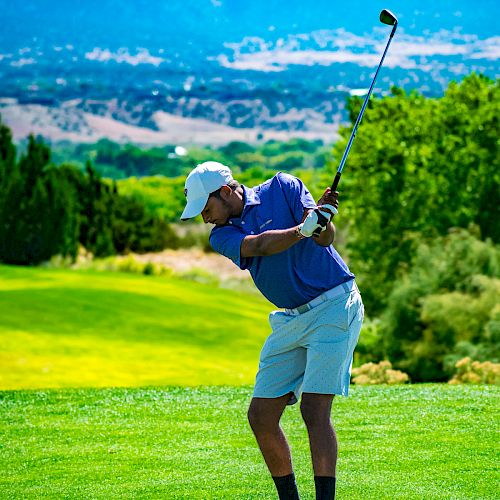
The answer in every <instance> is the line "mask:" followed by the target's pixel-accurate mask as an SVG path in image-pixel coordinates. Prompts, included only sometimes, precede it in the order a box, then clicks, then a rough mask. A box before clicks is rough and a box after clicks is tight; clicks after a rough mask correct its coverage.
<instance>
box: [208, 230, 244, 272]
mask: <svg viewBox="0 0 500 500" xmlns="http://www.w3.org/2000/svg"><path fill="white" fill-rule="evenodd" d="M246 236H248V235H247V234H246V233H244V232H243V231H241V230H240V229H238V228H236V227H233V226H222V227H215V228H214V229H212V232H211V233H210V245H211V246H212V248H213V249H214V250H215V251H216V252H217V253H220V254H221V255H224V257H227V258H228V259H231V260H232V261H233V262H234V263H235V264H236V265H237V266H238V267H239V268H240V269H248V267H249V266H250V263H251V260H252V258H251V257H247V258H241V243H242V241H243V240H244V239H245V237H246Z"/></svg>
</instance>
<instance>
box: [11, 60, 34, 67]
mask: <svg viewBox="0 0 500 500" xmlns="http://www.w3.org/2000/svg"><path fill="white" fill-rule="evenodd" d="M29 64H36V61H35V60H34V59H33V58H32V57H28V58H26V57H22V58H21V59H19V60H18V61H12V62H11V63H10V65H11V66H14V67H16V68H20V67H21V66H27V65H29Z"/></svg>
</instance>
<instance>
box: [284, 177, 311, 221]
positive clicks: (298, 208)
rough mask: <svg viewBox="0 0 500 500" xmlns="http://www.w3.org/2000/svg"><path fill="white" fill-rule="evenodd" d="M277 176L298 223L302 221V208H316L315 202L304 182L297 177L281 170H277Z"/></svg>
mask: <svg viewBox="0 0 500 500" xmlns="http://www.w3.org/2000/svg"><path fill="white" fill-rule="evenodd" d="M277 177H278V180H279V182H280V185H281V189H282V190H283V194H284V196H285V199H286V201H287V203H288V206H289V207H290V210H291V211H292V213H293V216H294V218H295V221H296V222H297V224H299V223H300V222H302V217H303V215H304V210H306V209H309V208H316V202H315V201H314V198H313V197H312V195H311V193H310V192H309V190H308V189H307V188H306V186H305V185H304V183H303V182H302V181H301V180H300V179H298V178H297V177H294V176H293V175H289V174H284V173H283V172H279V173H278V174H277Z"/></svg>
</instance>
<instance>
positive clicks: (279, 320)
mask: <svg viewBox="0 0 500 500" xmlns="http://www.w3.org/2000/svg"><path fill="white" fill-rule="evenodd" d="M289 319H290V318H289V317H288V315H287V314H286V313H284V312H283V311H271V313H270V314H269V325H270V326H271V330H272V333H276V332H277V331H278V330H279V329H280V328H281V327H282V326H284V325H286V324H287V323H288V320H289Z"/></svg>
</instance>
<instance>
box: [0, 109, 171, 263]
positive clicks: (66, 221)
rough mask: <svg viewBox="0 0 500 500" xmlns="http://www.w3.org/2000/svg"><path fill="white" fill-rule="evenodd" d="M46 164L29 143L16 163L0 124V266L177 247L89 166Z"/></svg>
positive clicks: (159, 224)
mask: <svg viewBox="0 0 500 500" xmlns="http://www.w3.org/2000/svg"><path fill="white" fill-rule="evenodd" d="M50 160H51V151H50V148H49V147H48V146H47V145H46V144H44V143H43V141H42V140H41V139H38V140H37V139H35V138H34V137H33V136H30V137H29V140H28V145H27V148H26V152H25V153H24V154H22V155H21V156H20V158H19V159H18V158H17V152H16V147H15V146H14V144H13V142H12V134H11V131H10V129H9V128H8V127H6V126H5V125H4V124H2V122H1V117H0V262H4V263H7V264H19V265H36V264H39V263H41V262H43V261H46V260H48V259H50V258H51V257H52V256H54V255H62V256H63V257H68V258H70V259H75V258H76V256H77V253H78V249H79V247H80V245H83V247H85V248H86V249H87V250H89V251H90V252H92V253H93V254H94V255H95V256H98V257H103V256H107V255H112V254H116V253H125V252H128V251H133V252H147V251H158V250H162V249H163V248H166V247H169V246H171V247H175V246H176V245H177V237H176V235H175V234H174V232H173V231H172V229H171V228H170V226H169V225H168V224H167V223H166V222H165V221H164V220H163V219H161V218H159V217H155V216H154V215H151V214H149V213H148V212H147V210H145V208H144V205H143V204H142V203H140V202H139V201H138V200H136V199H135V198H132V197H126V196H122V195H120V194H119V193H118V188H117V186H116V184H112V185H111V184H109V183H107V182H104V181H103V180H102V179H101V177H100V176H99V175H98V173H97V172H96V170H95V169H94V168H93V166H92V165H91V163H90V162H89V163H87V165H86V168H85V170H84V171H82V170H80V169H78V168H75V167H74V166H71V165H68V164H63V165H61V166H56V165H54V164H52V163H51V161H50Z"/></svg>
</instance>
